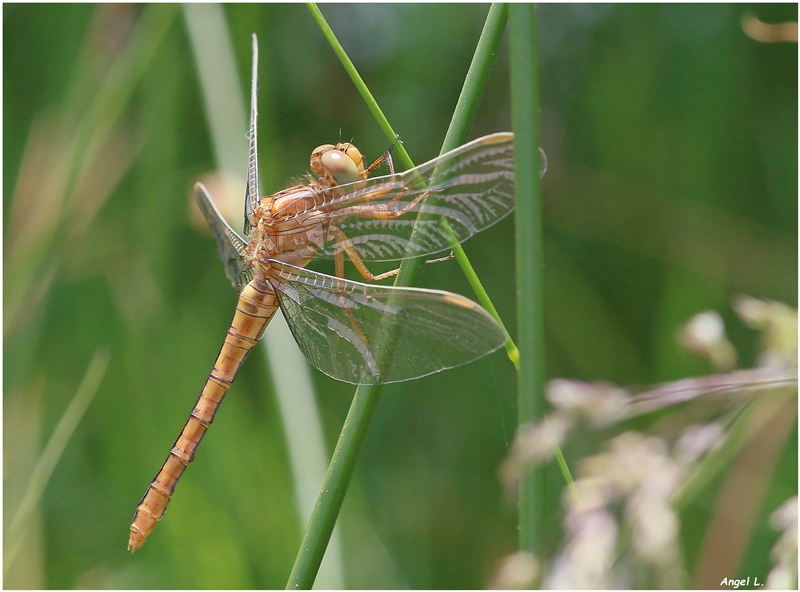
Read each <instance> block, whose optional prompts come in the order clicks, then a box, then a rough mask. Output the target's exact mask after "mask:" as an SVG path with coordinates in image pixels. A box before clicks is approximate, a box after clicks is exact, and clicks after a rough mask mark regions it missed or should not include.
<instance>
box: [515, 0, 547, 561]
mask: <svg viewBox="0 0 800 592" xmlns="http://www.w3.org/2000/svg"><path fill="white" fill-rule="evenodd" d="M509 20H510V33H511V47H510V60H511V118H512V128H513V131H514V184H515V191H516V213H515V224H516V280H517V335H518V340H519V356H520V369H519V380H518V406H519V409H518V413H519V416H518V417H519V423H520V424H522V423H524V422H528V421H538V420H539V419H541V417H542V415H543V408H544V381H545V367H544V312H543V309H544V294H543V290H542V282H543V275H544V274H543V268H544V259H543V251H542V242H543V241H542V214H541V187H540V183H539V170H540V158H541V157H540V154H539V88H538V63H537V62H538V58H537V37H536V10H535V7H534V6H533V5H532V4H513V5H512V6H511V7H510V13H509ZM544 514H545V506H544V481H543V479H542V478H541V472H540V471H539V470H534V471H530V472H529V473H528V474H527V475H526V477H525V478H524V479H523V480H522V484H521V486H520V492H519V545H520V549H521V550H523V551H529V552H533V553H535V554H539V553H540V552H541V550H542V549H541V546H542V533H543V526H544V517H545V516H544Z"/></svg>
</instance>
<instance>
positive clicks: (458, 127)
mask: <svg viewBox="0 0 800 592" xmlns="http://www.w3.org/2000/svg"><path fill="white" fill-rule="evenodd" d="M309 10H310V11H311V14H312V15H313V16H314V18H315V20H316V21H317V23H318V24H319V26H320V28H321V30H322V31H323V34H324V35H325V37H326V38H327V39H328V41H329V42H330V43H331V46H332V47H333V49H334V52H335V53H336V55H337V56H338V57H339V59H340V60H341V61H342V64H343V65H344V67H345V70H346V71H347V72H348V74H350V77H351V78H352V79H353V83H354V84H355V86H356V88H357V89H358V90H359V92H360V93H361V95H362V97H363V98H364V100H365V102H366V103H367V105H368V107H369V109H370V111H371V112H372V113H373V116H374V117H375V118H376V120H377V121H378V124H379V125H380V127H381V129H383V130H384V133H385V134H386V135H387V138H388V139H390V140H394V138H395V137H396V134H395V132H394V130H393V129H392V127H391V125H389V122H388V120H387V119H386V118H385V116H384V115H383V113H382V111H381V110H380V108H379V107H378V104H377V102H376V101H375V99H374V97H373V96H372V94H371V93H370V92H369V89H368V88H367V87H366V85H365V84H364V82H363V80H362V79H361V77H360V75H359V74H358V72H357V71H356V69H355V67H354V66H353V64H352V62H351V61H350V59H349V58H348V57H347V54H346V53H345V51H344V49H343V48H342V47H341V45H340V44H339V42H338V41H337V40H336V37H335V35H334V34H333V31H332V30H331V29H330V27H329V26H328V24H327V22H325V18H324V17H323V15H322V13H321V12H320V10H319V8H318V7H317V6H316V5H313V4H310V5H309ZM504 14H505V11H504V9H503V8H496V7H493V9H492V10H491V11H490V16H491V17H492V18H491V22H492V27H491V29H490V30H487V27H485V28H484V31H483V33H482V35H481V40H482V41H483V40H484V38H485V36H487V35H490V37H491V39H494V40H495V41H494V42H493V43H489V42H484V43H483V45H482V44H481V43H479V48H480V47H483V48H484V49H483V51H482V52H481V58H480V59H479V60H477V61H476V60H473V65H472V66H471V67H470V71H472V72H473V73H474V74H473V78H471V79H470V83H469V84H467V83H466V82H465V85H464V88H463V89H462V97H461V98H459V101H458V107H457V109H456V113H455V114H454V116H453V119H452V120H451V125H450V130H448V133H447V136H446V137H447V138H450V141H451V142H458V139H459V138H462V137H466V135H467V133H468V131H469V126H471V124H472V121H474V116H475V113H476V112H477V104H478V103H479V100H480V93H481V92H482V90H483V88H485V77H486V76H488V71H489V69H490V68H491V64H492V62H493V59H494V55H495V53H496V51H491V48H492V46H493V45H494V46H495V49H496V44H497V43H499V39H500V38H501V37H502V31H503V29H504V28H505V22H506V19H505V16H504ZM488 22H489V19H487V23H488ZM487 26H488V25H487ZM498 29H499V31H498ZM477 55H478V53H477V52H476V56H477ZM481 80H483V82H482V83H481ZM464 94H471V95H477V96H473V97H465V96H463V95H464ZM395 149H396V151H397V154H396V155H397V161H398V162H400V163H401V164H402V165H403V166H405V167H408V168H412V167H413V166H414V164H413V162H412V161H411V159H410V157H409V156H408V154H407V153H406V151H405V149H404V148H403V146H402V145H401V144H397V145H396V147H395ZM447 149H448V147H447V145H445V146H443V148H442V150H443V151H446V150H447ZM423 265H424V259H406V260H404V261H403V262H402V263H401V265H400V273H399V274H398V276H397V278H396V281H395V286H411V285H415V284H416V282H417V280H418V278H419V274H420V273H421V271H422V266H423ZM381 391H382V386H381V385H362V386H359V387H358V388H357V389H356V393H355V396H354V397H353V402H352V404H351V406H350V411H349V413H348V415H347V419H346V420H345V423H344V426H343V427H342V431H341V434H340V436H339V440H338V442H337V444H336V449H335V450H334V453H333V458H332V460H331V464H330V466H329V468H328V472H327V474H326V476H325V481H324V483H323V488H322V492H321V493H320V496H319V498H318V500H317V505H316V508H315V509H314V513H313V514H312V517H311V520H310V521H309V524H308V527H307V529H306V532H305V535H304V537H303V542H302V544H301V546H300V551H299V552H298V555H297V558H296V560H295V564H294V567H293V568H292V573H291V575H290V577H289V581H288V582H287V586H286V587H287V589H288V588H302V589H308V588H311V586H312V585H313V583H314V579H315V577H316V574H317V571H318V569H319V565H320V563H321V562H322V558H323V556H324V554H325V548H326V546H327V543H328V540H329V538H330V535H331V532H332V531H333V527H334V525H335V524H336V520H337V517H338V514H339V510H340V509H341V505H342V502H343V500H344V496H345V494H346V492H347V487H348V485H349V483H350V479H351V478H352V475H353V471H354V470H355V465H356V461H357V459H358V453H359V451H360V450H361V446H362V444H363V442H364V439H365V437H366V434H367V431H368V429H369V423H370V421H371V419H372V416H373V414H374V412H375V409H376V407H377V404H378V400H379V398H380V393H381Z"/></svg>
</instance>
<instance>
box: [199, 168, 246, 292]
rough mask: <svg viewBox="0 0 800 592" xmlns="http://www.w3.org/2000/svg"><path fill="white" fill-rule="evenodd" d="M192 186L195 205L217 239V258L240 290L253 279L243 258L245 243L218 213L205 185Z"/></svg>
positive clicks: (232, 282) (235, 286) (234, 285)
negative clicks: (195, 200)
mask: <svg viewBox="0 0 800 592" xmlns="http://www.w3.org/2000/svg"><path fill="white" fill-rule="evenodd" d="M194 188H195V198H196V199H197V205H198V206H199V207H200V211H201V212H203V216H205V219H206V222H208V227H209V228H210V229H211V233H212V234H213V235H214V239H215V240H216V241H217V251H219V258H220V259H222V265H223V266H224V267H225V275H226V276H228V279H229V280H230V281H231V284H233V287H234V288H237V289H238V290H241V289H242V288H243V287H244V286H246V285H247V284H248V282H249V281H250V280H251V279H253V274H252V271H251V269H250V267H249V266H248V265H247V263H246V261H245V259H244V251H245V247H246V246H247V243H245V241H244V239H243V238H242V237H241V236H239V235H238V234H237V233H236V231H235V230H234V229H233V228H231V227H230V225H229V224H228V223H227V222H226V221H225V218H223V217H222V214H220V213H219V210H218V209H217V206H215V205H214V201H213V200H212V199H211V196H210V195H209V194H208V190H207V189H206V188H205V185H203V184H202V183H195V186H194Z"/></svg>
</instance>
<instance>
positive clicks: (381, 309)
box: [268, 260, 507, 384]
mask: <svg viewBox="0 0 800 592" xmlns="http://www.w3.org/2000/svg"><path fill="white" fill-rule="evenodd" d="M268 267H269V269H270V270H271V271H270V273H271V281H272V283H273V286H274V287H275V290H276V292H277V293H278V295H279V297H280V302H281V308H282V309H283V313H284V315H285V317H286V320H287V321H288V323H289V327H290V328H291V330H292V333H293V334H294V337H295V340H296V341H297V343H298V345H299V346H300V349H301V350H302V351H303V353H304V354H305V355H306V358H308V360H309V361H310V362H311V363H312V364H313V365H314V366H315V367H316V368H318V369H319V370H320V371H321V372H323V373H325V374H327V375H328V376H330V377H332V378H335V379H337V380H341V381H344V382H349V383H352V384H371V383H389V382H399V381H403V380H410V379H413V378H419V377H421V376H426V375H428V374H433V373H434V372H439V371H441V370H445V369H447V368H454V367H456V366H460V365H462V364H466V363H468V362H471V361H473V360H476V359H478V358H480V357H482V356H484V355H486V354H488V353H490V352H493V351H495V350H496V349H498V348H499V347H501V346H502V345H503V344H504V343H505V342H506V339H507V336H506V334H505V331H504V330H503V328H502V327H501V326H500V325H499V324H498V323H497V322H496V321H495V320H494V319H493V318H492V317H491V316H490V315H489V313H487V312H486V311H485V310H484V309H483V308H481V307H480V306H478V305H477V304H475V303H474V302H472V301H471V300H468V299H467V298H464V297H463V296H459V295H457V294H451V293H449V292H442V291H439V290H423V289H411V288H395V287H391V286H377V285H367V284H362V283H358V282H351V281H348V280H343V279H339V278H334V277H331V276H327V275H323V274H319V273H315V272H313V271H309V270H306V269H301V268H299V267H294V266H292V265H287V264H284V263H280V262H278V261H274V260H270V261H269V266H268Z"/></svg>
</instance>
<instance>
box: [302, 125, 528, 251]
mask: <svg viewBox="0 0 800 592" xmlns="http://www.w3.org/2000/svg"><path fill="white" fill-rule="evenodd" d="M334 192H335V194H334ZM426 194H427V195H426ZM423 195H425V197H424V198H423V199H422V200H421V201H420V196H423ZM319 201H321V202H322V203H321V204H320V205H319V206H317V207H316V208H315V211H316V212H318V213H319V214H320V216H312V217H306V219H305V220H304V224H309V225H310V224H315V223H318V222H319V219H320V217H321V216H323V215H327V217H328V218H329V219H330V220H331V221H332V226H331V231H330V232H329V233H328V236H327V237H326V238H327V239H328V240H327V242H326V244H325V247H324V248H323V249H321V250H320V252H319V253H318V254H319V255H320V256H323V257H332V256H333V255H335V254H336V253H337V252H341V251H343V250H344V246H345V243H344V242H343V241H344V240H345V239H344V237H343V236H342V234H338V233H336V232H335V231H336V229H337V228H338V229H339V230H340V231H341V233H343V234H344V236H346V237H347V239H349V241H350V243H351V244H352V246H354V247H355V249H356V251H358V254H359V256H360V257H361V258H362V259H363V260H365V261H392V260H398V259H405V258H409V257H420V256H426V255H431V254H434V253H439V252H442V251H447V250H449V249H451V248H452V246H453V245H454V244H456V243H461V242H463V241H465V240H467V239H468V238H469V237H471V236H472V235H474V234H475V233H477V232H480V231H481V230H484V229H485V228H488V227H489V226H491V225H492V224H495V223H496V222H498V221H499V220H501V219H503V218H504V217H506V216H507V215H508V214H509V213H511V212H512V211H513V209H514V135H513V134H511V133H498V134H493V135H491V136H485V137H483V138H479V139H477V140H474V141H472V142H470V143H468V144H465V145H463V146H461V147H459V148H457V149H455V150H452V151H450V152H447V153H446V154H444V155H442V156H441V157H439V158H436V159H434V160H432V161H430V162H427V163H425V164H423V165H421V166H419V167H416V168H414V169H410V170H408V171H405V172H404V173H401V174H397V175H390V176H387V177H377V178H374V179H370V180H368V181H366V182H364V181H362V182H360V183H354V184H349V185H342V186H341V187H338V188H336V189H335V190H328V195H327V196H326V197H325V198H324V199H321V200H319ZM423 209H424V213H425V215H424V216H423V217H422V218H421V219H419V220H418V218H419V213H420V212H421V211H423ZM401 213H402V215H399V216H398V214H401ZM441 218H444V219H445V220H446V221H447V226H445V225H443V224H442V223H441V222H440V219H441ZM448 227H449V228H448ZM412 233H413V236H414V239H413V241H412V240H411V238H412Z"/></svg>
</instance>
